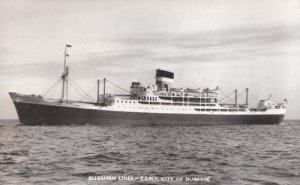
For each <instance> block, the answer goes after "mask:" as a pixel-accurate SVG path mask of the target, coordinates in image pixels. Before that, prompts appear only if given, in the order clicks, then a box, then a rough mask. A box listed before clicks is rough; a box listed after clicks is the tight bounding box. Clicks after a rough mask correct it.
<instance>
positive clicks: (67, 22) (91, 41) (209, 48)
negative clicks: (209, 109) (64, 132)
mask: <svg viewBox="0 0 300 185" xmlns="http://www.w3.org/2000/svg"><path fill="white" fill-rule="evenodd" d="M0 35H1V37H0V119H1V118H2V119H4V118H17V114H16V111H15V108H14V106H13V103H12V102H11V100H10V98H9V96H8V92H10V91H14V92H19V93H24V94H45V92H46V91H47V89H49V87H51V86H52V85H53V84H54V83H55V82H56V81H57V80H58V79H59V77H60V75H61V73H62V68H63V67H62V64H63V52H64V46H65V44H71V45H72V48H69V51H68V52H69V54H70V57H69V58H68V65H69V67H70V71H71V72H70V78H71V79H72V80H73V81H75V82H76V83H77V84H78V85H79V86H80V87H82V89H84V90H86V91H87V92H88V93H91V96H93V97H95V96H96V94H95V92H96V91H95V87H96V80H97V79H102V78H104V77H106V78H108V79H109V80H110V81H112V82H114V83H115V84H118V85H119V86H121V87H123V88H125V89H129V86H130V83H131V82H132V81H136V80H139V81H140V82H142V83H143V84H145V85H148V84H152V83H154V75H155V69H157V68H161V69H166V70H170V71H173V72H174V73H175V84H174V86H176V87H190V88H198V87H201V88H206V87H209V88H215V87H217V86H218V87H220V88H221V90H222V92H224V94H228V93H230V92H231V91H233V90H234V89H238V91H239V92H243V90H244V89H245V88H249V89H250V104H251V106H256V103H257V101H258V100H260V99H266V98H268V97H269V95H270V94H272V99H273V100H274V101H279V102H280V101H281V102H282V101H283V99H284V98H287V99H288V102H289V103H288V106H287V114H286V118H287V119H300V106H299V104H300V101H299V99H298V94H299V92H300V83H299V79H300V0H189V1H186V0H172V1H171V0H151V1H147V0H89V1H85V0H44V1H40V0H22V1H20V0H10V1H7V0H0ZM60 87H61V86H59V85H58V86H56V88H54V90H51V91H50V93H49V94H48V96H53V97H55V98H57V96H59V93H60V89H59V88H60ZM108 91H109V92H111V93H124V92H122V91H119V90H118V89H116V88H114V87H113V86H109V85H108ZM221 95H222V94H221ZM221 95H220V96H221ZM243 96H244V95H243V94H242V95H241V97H239V102H240V103H243V102H244V101H245V100H244V97H243ZM70 97H71V98H74V99H80V98H82V95H80V94H79V93H77V94H76V92H70ZM221 97H222V96H221Z"/></svg>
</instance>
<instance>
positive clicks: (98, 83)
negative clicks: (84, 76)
mask: <svg viewBox="0 0 300 185" xmlns="http://www.w3.org/2000/svg"><path fill="white" fill-rule="evenodd" d="M99 88H100V80H99V79H98V80H97V104H98V105H99V104H100V98H99V91H100V89H99Z"/></svg>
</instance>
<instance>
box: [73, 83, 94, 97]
mask: <svg viewBox="0 0 300 185" xmlns="http://www.w3.org/2000/svg"><path fill="white" fill-rule="evenodd" d="M70 86H71V87H73V89H74V90H75V91H76V92H77V93H78V94H80V95H82V96H83V97H84V98H86V99H87V100H93V101H95V100H94V99H89V98H90V97H85V95H83V94H82V92H80V91H79V90H78V89H77V88H76V87H75V86H74V84H72V83H70Z"/></svg>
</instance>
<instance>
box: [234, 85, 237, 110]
mask: <svg viewBox="0 0 300 185" xmlns="http://www.w3.org/2000/svg"><path fill="white" fill-rule="evenodd" d="M237 92H238V90H237V89H235V90H234V105H235V107H237Z"/></svg>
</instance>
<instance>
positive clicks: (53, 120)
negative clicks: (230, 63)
mask: <svg viewBox="0 0 300 185" xmlns="http://www.w3.org/2000/svg"><path fill="white" fill-rule="evenodd" d="M14 104H15V107H16V110H17V113H18V116H19V120H20V122H21V123H22V124H25V125H73V124H75V125H86V124H91V125H126V126H127V125H182V126H184V125H224V124H229V125H232V124H279V123H280V122H281V121H282V119H283V117H284V115H283V114H276V115H271V114H270V115H266V114H262V115H253V114H252V115H251V114H248V115H247V114H244V115H212V114H197V115H195V114H184V115H183V114H166V113H136V112H122V111H106V110H101V109H99V110H93V109H82V108H74V107H66V106H53V105H47V104H40V103H24V102H16V101H14Z"/></svg>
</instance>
